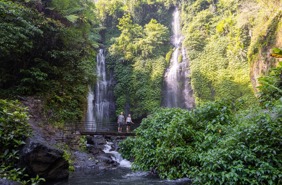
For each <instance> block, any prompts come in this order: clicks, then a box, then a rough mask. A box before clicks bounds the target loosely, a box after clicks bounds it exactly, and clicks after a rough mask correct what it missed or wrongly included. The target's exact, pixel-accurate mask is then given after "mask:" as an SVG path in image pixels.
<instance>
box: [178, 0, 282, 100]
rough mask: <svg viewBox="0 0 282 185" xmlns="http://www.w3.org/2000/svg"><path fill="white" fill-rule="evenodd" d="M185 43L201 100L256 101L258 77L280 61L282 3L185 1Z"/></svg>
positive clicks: (196, 89)
mask: <svg viewBox="0 0 282 185" xmlns="http://www.w3.org/2000/svg"><path fill="white" fill-rule="evenodd" d="M181 5H182V18H183V19H182V21H183V29H182V31H183V33H184V35H185V43H184V44H185V46H186V48H187V50H188V55H189V58H190V60H191V61H190V63H191V71H192V74H191V78H192V86H193V88H194V92H195V98H196V101H197V103H202V102H207V101H213V100H219V99H222V98H227V99H233V100H234V99H241V100H244V101H246V102H247V103H248V104H250V103H252V102H254V101H255V99H254V93H256V92H257V86H258V85H259V84H258V78H259V77H260V76H263V75H265V74H267V73H268V71H269V69H270V68H271V67H273V66H275V65H276V64H277V59H274V58H271V57H270V52H271V48H272V47H275V46H276V47H282V46H281V8H279V7H281V2H280V1H276V0H270V1H264V0H251V1H250V0H219V1H214V0H210V1H209V0H195V1H187V2H186V3H183V2H182V3H181Z"/></svg>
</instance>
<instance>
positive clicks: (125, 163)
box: [103, 142, 131, 168]
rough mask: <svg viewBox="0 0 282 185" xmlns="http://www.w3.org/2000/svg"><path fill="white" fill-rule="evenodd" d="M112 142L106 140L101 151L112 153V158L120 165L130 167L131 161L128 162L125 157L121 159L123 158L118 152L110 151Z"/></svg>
mask: <svg viewBox="0 0 282 185" xmlns="http://www.w3.org/2000/svg"><path fill="white" fill-rule="evenodd" d="M112 144H113V143H111V142H107V144H106V145H105V148H104V150H103V151H104V152H105V153H108V154H112V159H113V160H114V161H116V162H118V163H119V166H120V167H124V168H131V163H130V161H128V160H126V159H123V158H122V157H121V154H120V153H118V152H117V151H111V149H112V147H111V145H112Z"/></svg>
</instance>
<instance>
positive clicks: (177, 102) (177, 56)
mask: <svg viewBox="0 0 282 185" xmlns="http://www.w3.org/2000/svg"><path fill="white" fill-rule="evenodd" d="M172 28H173V36H172V39H171V42H172V44H173V46H174V51H173V53H172V56H171V60H170V66H169V68H168V69H167V70H166V72H165V77H164V91H163V102H162V105H163V106H165V107H180V108H186V109H191V108H193V107H194V104H195V103H194V98H193V90H192V88H191V85H190V79H189V77H188V76H189V74H190V71H189V61H188V59H187V57H186V56H187V55H186V50H185V48H184V47H183V46H182V42H183V39H184V38H183V36H182V34H181V26H180V12H179V10H178V8H176V9H175V11H174V13H173V22H172Z"/></svg>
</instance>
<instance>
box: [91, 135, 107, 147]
mask: <svg viewBox="0 0 282 185" xmlns="http://www.w3.org/2000/svg"><path fill="white" fill-rule="evenodd" d="M93 141H94V145H95V147H97V148H101V147H103V148H104V145H105V144H106V143H107V140H106V139H105V138H104V137H103V136H94V137H93Z"/></svg>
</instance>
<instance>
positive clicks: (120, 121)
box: [117, 112, 125, 132]
mask: <svg viewBox="0 0 282 185" xmlns="http://www.w3.org/2000/svg"><path fill="white" fill-rule="evenodd" d="M124 121H125V118H124V115H123V112H121V113H120V115H118V120H117V124H118V132H122V125H123V124H124Z"/></svg>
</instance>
